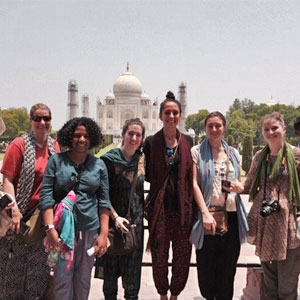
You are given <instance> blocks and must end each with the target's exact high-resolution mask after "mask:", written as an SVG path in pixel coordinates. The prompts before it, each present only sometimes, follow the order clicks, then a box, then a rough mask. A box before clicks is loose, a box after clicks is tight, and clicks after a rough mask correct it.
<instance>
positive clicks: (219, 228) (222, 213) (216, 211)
mask: <svg viewBox="0 0 300 300" xmlns="http://www.w3.org/2000/svg"><path fill="white" fill-rule="evenodd" d="M229 159H230V147H228V151H227V160H226V173H225V174H226V180H228V173H229V163H230V161H229ZM224 193H225V201H224V206H222V207H219V206H211V207H209V208H208V211H209V213H210V214H211V215H212V216H213V218H214V219H215V221H216V232H215V234H216V235H224V234H225V233H227V232H228V217H227V211H226V202H227V197H228V192H227V191H225V192H224ZM204 234H205V235H213V230H212V229H204Z"/></svg>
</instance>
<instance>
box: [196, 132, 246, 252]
mask: <svg viewBox="0 0 300 300" xmlns="http://www.w3.org/2000/svg"><path fill="white" fill-rule="evenodd" d="M222 145H223V147H224V150H225V152H226V153H227V151H228V147H229V146H228V144H227V143H226V142H225V141H224V140H222ZM230 161H231V163H232V165H233V167H234V171H235V176H236V178H237V179H239V178H240V171H241V170H240V162H239V157H238V155H237V153H236V151H234V149H232V151H230ZM197 169H198V185H199V187H200V189H201V192H202V194H203V197H204V200H205V204H206V206H207V207H209V206H210V200H211V192H212V186H213V181H214V176H215V171H214V158H213V152H212V149H211V146H210V144H209V141H208V139H207V138H206V139H204V141H203V142H202V143H201V146H200V151H199V157H198V165H197ZM235 204H236V211H237V218H238V226H239V238H240V242H241V243H242V242H245V241H246V234H247V231H248V230H249V226H248V222H247V213H246V210H245V207H244V205H243V202H242V199H241V196H240V195H239V194H236V196H235ZM203 239H204V230H203V220H202V213H201V211H200V210H199V209H198V212H197V221H196V222H195V224H194V226H193V229H192V232H191V235H190V242H191V243H192V244H194V245H195V247H196V249H201V248H202V245H203Z"/></svg>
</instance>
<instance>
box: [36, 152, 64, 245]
mask: <svg viewBox="0 0 300 300" xmlns="http://www.w3.org/2000/svg"><path fill="white" fill-rule="evenodd" d="M55 173H56V165H55V162H54V160H53V157H50V159H49V162H48V165H47V168H46V170H45V174H44V178H43V184H42V188H41V192H40V201H39V209H40V210H41V211H42V212H43V220H44V225H53V224H54V210H53V207H54V205H55V203H56V202H55V200H54V186H55ZM46 234H47V238H48V241H49V244H50V247H53V248H55V247H58V246H60V245H61V243H60V240H59V235H58V232H57V230H56V229H55V228H52V229H50V230H47V231H46Z"/></svg>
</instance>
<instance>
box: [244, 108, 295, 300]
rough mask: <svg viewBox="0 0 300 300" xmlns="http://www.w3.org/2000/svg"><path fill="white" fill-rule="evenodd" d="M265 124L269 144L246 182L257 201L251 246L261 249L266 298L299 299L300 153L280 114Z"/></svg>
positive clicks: (268, 117)
mask: <svg viewBox="0 0 300 300" xmlns="http://www.w3.org/2000/svg"><path fill="white" fill-rule="evenodd" d="M260 126H261V130H262V134H263V137H264V140H265V141H266V143H267V145H266V146H265V147H264V148H263V149H262V150H261V151H258V152H257V153H256V154H255V156H254V158H253V161H252V165H251V168H250V170H249V173H248V176H247V179H246V182H245V191H249V190H250V197H249V198H250V200H253V205H252V207H251V210H250V212H249V217H248V219H249V225H250V231H249V234H248V242H249V243H251V244H253V245H255V246H256V251H255V254H256V255H258V256H259V258H260V261H261V265H262V269H263V273H264V287H265V294H266V297H267V298H266V299H269V300H271V299H272V300H276V299H282V300H288V299H289V300H290V299H297V287H298V276H299V273H300V240H299V239H297V235H296V214H297V213H298V214H299V211H300V189H299V174H300V149H298V148H295V147H292V146H290V145H289V144H288V143H286V142H285V133H286V126H285V124H284V119H283V116H282V115H281V114H280V113H278V112H274V113H272V114H269V115H266V116H264V117H263V118H262V120H261V123H260ZM271 200H273V201H272V202H271Z"/></svg>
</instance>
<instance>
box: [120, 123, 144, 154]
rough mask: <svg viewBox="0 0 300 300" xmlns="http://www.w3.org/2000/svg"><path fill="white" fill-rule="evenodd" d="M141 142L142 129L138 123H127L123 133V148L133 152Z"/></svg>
mask: <svg viewBox="0 0 300 300" xmlns="http://www.w3.org/2000/svg"><path fill="white" fill-rule="evenodd" d="M142 142H143V129H142V127H141V126H140V125H137V124H133V125H129V126H128V129H127V131H126V132H125V134H123V147H124V149H125V150H127V151H129V152H132V153H134V152H135V151H136V150H137V149H138V148H139V147H140V146H141V144H142Z"/></svg>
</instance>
